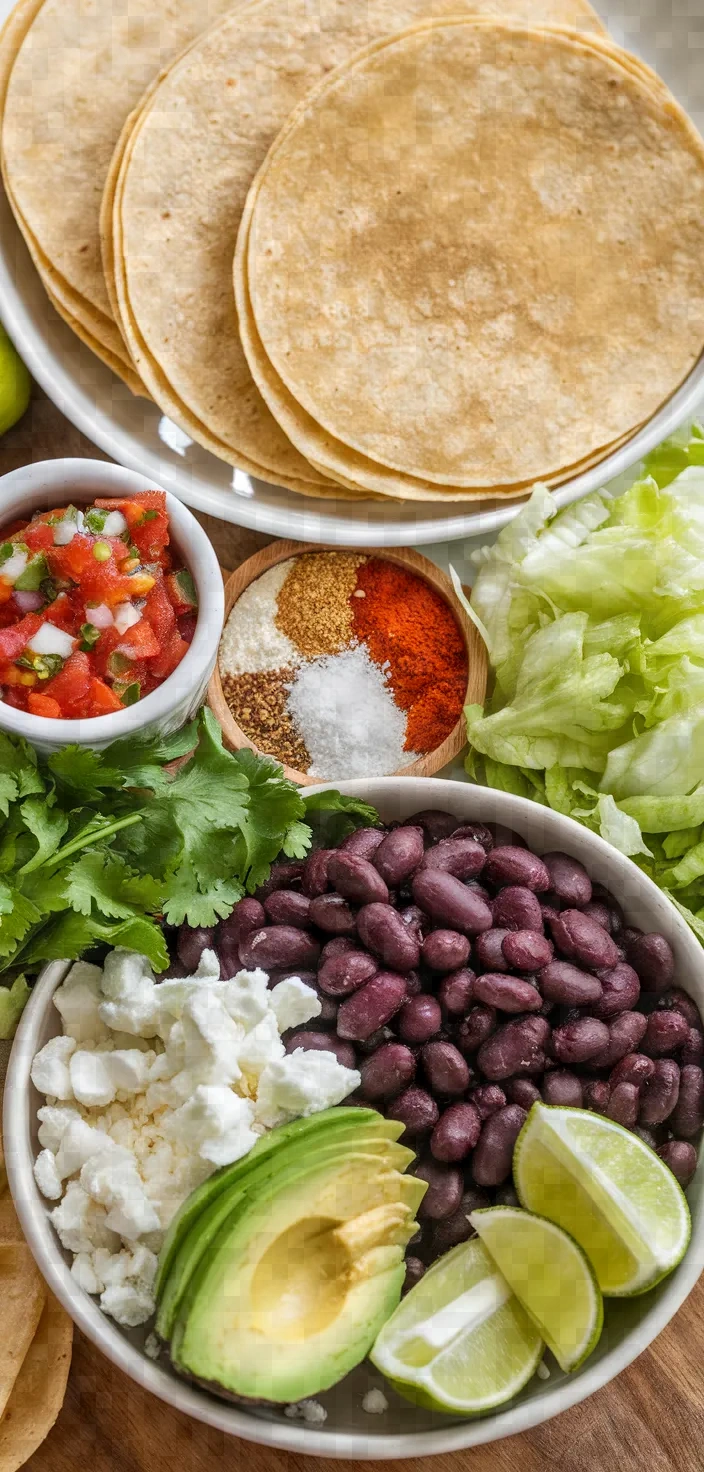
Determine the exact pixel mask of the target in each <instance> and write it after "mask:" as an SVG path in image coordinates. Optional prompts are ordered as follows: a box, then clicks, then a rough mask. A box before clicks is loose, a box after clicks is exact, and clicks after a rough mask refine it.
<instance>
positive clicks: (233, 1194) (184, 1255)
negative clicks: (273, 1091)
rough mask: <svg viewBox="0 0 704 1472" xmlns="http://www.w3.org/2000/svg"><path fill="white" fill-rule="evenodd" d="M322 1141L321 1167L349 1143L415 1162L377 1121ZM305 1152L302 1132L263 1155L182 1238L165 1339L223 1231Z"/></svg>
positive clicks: (165, 1294)
mask: <svg viewBox="0 0 704 1472" xmlns="http://www.w3.org/2000/svg"><path fill="white" fill-rule="evenodd" d="M349 1112H352V1111H349ZM366 1112H367V1111H364V1113H366ZM354 1113H355V1114H361V1113H362V1111H361V1110H355V1111H354ZM376 1119H377V1120H378V1121H379V1125H385V1124H386V1120H384V1119H382V1116H381V1115H376ZM316 1133H317V1132H315V1131H308V1132H305V1133H304V1135H303V1137H302V1138H303V1141H304V1143H305V1146H306V1148H312V1147H313V1142H314V1138H315V1134H316ZM311 1137H312V1138H311ZM322 1138H323V1139H324V1140H325V1146H324V1149H321V1150H319V1151H318V1153H317V1154H316V1155H315V1165H316V1169H317V1167H318V1165H319V1164H320V1163H321V1162H322V1161H323V1160H326V1159H330V1160H331V1162H334V1161H335V1160H336V1159H339V1156H340V1152H341V1151H343V1150H344V1149H345V1145H346V1144H353V1145H354V1148H355V1150H359V1151H361V1152H363V1153H365V1154H370V1155H372V1154H375V1153H379V1154H383V1155H384V1158H385V1160H386V1161H388V1163H389V1164H394V1165H396V1166H397V1167H398V1169H399V1170H405V1168H406V1166H407V1165H410V1163H411V1161H412V1159H413V1158H414V1157H413V1153H412V1151H410V1150H406V1148H405V1146H403V1145H398V1144H396V1143H394V1142H393V1141H390V1140H388V1138H386V1135H385V1132H384V1131H382V1130H381V1129H380V1128H379V1127H378V1126H377V1125H376V1123H375V1120H374V1117H372V1120H371V1121H369V1123H368V1124H367V1123H365V1122H364V1121H362V1124H361V1126H357V1121H356V1120H352V1121H349V1122H348V1121H347V1120H343V1121H342V1122H341V1124H340V1125H339V1126H337V1124H336V1127H335V1128H334V1130H327V1131H325V1133H324V1135H323V1136H322ZM300 1150H301V1135H300V1133H299V1135H298V1137H297V1140H296V1139H294V1141H293V1142H289V1143H288V1144H282V1146H281V1147H280V1148H279V1150H278V1151H276V1152H274V1153H272V1152H269V1153H268V1154H262V1155H261V1156H260V1158H259V1163H257V1162H255V1163H254V1164H253V1165H252V1167H251V1169H250V1170H249V1171H242V1172H240V1173H239V1174H238V1175H234V1179H233V1180H232V1181H231V1183H230V1184H227V1183H226V1184H225V1186H224V1189H221V1190H220V1191H219V1192H218V1194H217V1195H216V1196H215V1197H214V1198H213V1199H212V1200H211V1201H210V1202H209V1204H208V1205H206V1207H205V1209H204V1210H203V1211H202V1212H201V1214H200V1215H199V1216H198V1218H197V1219H196V1221H195V1222H194V1223H193V1225H192V1226H191V1228H190V1230H189V1231H187V1232H186V1234H185V1235H184V1236H183V1237H182V1238H181V1239H180V1246H179V1247H178V1248H177V1250H176V1254H175V1256H173V1257H172V1259H171V1266H170V1268H169V1271H168V1275H167V1276H166V1277H165V1278H164V1280H163V1281H162V1283H161V1286H160V1294H159V1301H158V1313H157V1320H156V1326H155V1327H156V1332H157V1334H158V1335H159V1337H160V1338H161V1339H165V1340H168V1339H170V1338H171V1335H172V1333H173V1330H174V1325H175V1323H176V1318H177V1315H178V1312H179V1308H180V1305H181V1303H182V1301H183V1297H184V1294H185V1292H186V1290H187V1288H188V1285H189V1283H190V1282H191V1279H192V1277H193V1274H194V1273H195V1271H196V1269H197V1268H198V1265H199V1263H200V1262H201V1260H202V1259H203V1258H204V1257H205V1255H206V1254H207V1253H208V1251H209V1249H210V1247H211V1245H212V1243H213V1242H214V1241H215V1239H216V1237H217V1235H218V1233H219V1232H220V1229H221V1228H222V1227H223V1226H224V1224H225V1223H226V1222H227V1221H229V1219H230V1217H231V1216H232V1215H233V1214H234V1213H235V1212H236V1211H237V1210H238V1209H239V1208H240V1206H241V1205H242V1204H243V1203H245V1202H246V1200H247V1198H251V1197H253V1196H255V1195H256V1194H257V1193H261V1192H263V1191H265V1190H266V1189H267V1188H268V1187H269V1185H270V1183H271V1182H272V1180H273V1179H275V1178H276V1179H277V1180H280V1179H281V1176H282V1173H283V1172H284V1171H285V1170H286V1169H287V1168H288V1166H289V1163H290V1166H291V1167H293V1166H294V1165H295V1164H298V1165H299V1167H300V1164H301V1157H300ZM252 1154H253V1152H252V1151H250V1154H249V1156H248V1157H245V1159H249V1160H251V1156H252ZM237 1163H238V1164H239V1163H240V1162H237ZM242 1163H243V1162H242ZM228 1169H229V1167H228ZM206 1184H207V1182H206Z"/></svg>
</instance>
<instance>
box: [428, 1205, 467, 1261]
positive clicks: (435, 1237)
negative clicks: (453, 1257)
mask: <svg viewBox="0 0 704 1472" xmlns="http://www.w3.org/2000/svg"><path fill="white" fill-rule="evenodd" d="M475 1236H476V1232H475V1230H474V1227H473V1226H472V1225H471V1224H470V1221H469V1217H468V1216H467V1215H466V1213H465V1212H464V1211H463V1210H462V1207H460V1208H459V1211H453V1213H452V1216H446V1217H443V1218H442V1220H441V1221H439V1222H434V1224H433V1230H432V1232H431V1234H430V1242H429V1247H430V1253H431V1257H432V1258H433V1260H434V1259H435V1258H436V1257H442V1256H443V1254H444V1253H445V1252H449V1251H450V1250H451V1248H453V1247H459V1245H460V1242H468V1241H469V1239H470V1237H475Z"/></svg>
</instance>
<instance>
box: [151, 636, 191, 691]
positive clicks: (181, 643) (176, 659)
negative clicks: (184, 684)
mask: <svg viewBox="0 0 704 1472" xmlns="http://www.w3.org/2000/svg"><path fill="white" fill-rule="evenodd" d="M187 652H188V645H187V643H186V641H185V639H182V638H181V635H180V634H179V632H178V629H174V630H173V633H171V634H170V635H169V637H168V639H167V641H166V643H165V644H164V647H163V649H162V650H161V652H160V653H159V654H158V655H157V657H156V659H154V660H152V662H151V665H150V669H151V672H152V674H153V675H154V676H155V677H156V679H158V680H166V679H168V676H169V675H171V674H173V672H174V670H175V669H176V666H177V664H180V662H181V660H182V659H183V656H184V654H186V653H187Z"/></svg>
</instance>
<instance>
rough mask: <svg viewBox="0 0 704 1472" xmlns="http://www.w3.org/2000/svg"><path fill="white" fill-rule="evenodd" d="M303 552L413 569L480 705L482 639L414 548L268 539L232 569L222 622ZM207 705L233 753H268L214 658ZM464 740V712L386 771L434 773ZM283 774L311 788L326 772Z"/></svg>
mask: <svg viewBox="0 0 704 1472" xmlns="http://www.w3.org/2000/svg"><path fill="white" fill-rule="evenodd" d="M304 552H355V553H359V554H360V555H361V556H364V557H374V558H377V559H379V560H380V561H382V562H391V563H393V564H394V565H395V566H396V567H403V568H406V570H407V571H409V572H412V573H415V575H416V576H417V577H419V578H422V579H423V581H424V582H426V583H428V584H429V585H430V587H431V588H434V590H435V592H436V593H439V594H440V596H441V598H444V600H445V602H446V603H447V604H448V606H449V608H450V610H451V612H452V614H453V617H454V619H455V621H456V623H457V626H458V628H459V630H460V633H461V634H462V638H463V639H464V643H465V647H466V650H467V664H468V679H467V691H466V694H465V699H464V704H465V705H474V704H477V705H483V704H484V697H485V695H486V684H487V676H488V665H487V657H486V649H485V647H484V643H483V640H482V639H481V637H480V635H479V632H478V630H477V629H476V628H475V626H474V624H473V623H472V620H471V619H470V618H468V617H467V614H466V613H465V611H464V609H463V607H462V604H461V603H460V601H459V599H458V597H457V595H456V593H455V591H454V588H453V587H452V584H451V582H450V579H449V578H448V577H446V575H445V573H444V572H442V571H441V570H440V568H439V567H436V566H435V563H434V562H431V561H430V560H429V558H427V557H421V555H420V553H419V552H413V551H412V550H411V549H410V548H408V547H392V548H389V549H387V548H386V547H384V548H379V549H377V548H376V547H334V546H330V545H328V544H324V545H321V544H320V543H318V542H287V541H282V542H272V543H271V545H270V546H268V547H264V548H263V549H262V551H261V552H256V553H255V554H254V556H253V557H249V558H248V559H247V561H246V562H243V563H242V565H241V567H238V568H237V570H236V572H233V573H231V574H230V576H229V577H228V578H227V581H226V583H225V622H226V623H227V620H228V618H229V616H230V612H231V610H232V608H233V607H234V605H235V603H236V602H237V599H238V598H239V596H240V594H241V593H243V592H244V590H245V588H248V587H249V585H250V583H253V582H255V581H256V579H257V578H260V577H261V576H262V573H265V572H268V571H269V568H270V567H276V565H277V563H279V562H286V561H287V559H288V558H289V557H297V556H300V554H301V553H304ZM208 704H209V706H210V709H211V710H212V712H213V714H214V715H215V716H216V717H217V719H218V721H219V722H220V725H221V726H222V733H223V740H224V742H225V745H226V746H228V747H229V748H230V750H231V751H239V750H240V749H241V748H242V747H243V746H248V747H249V748H250V751H256V752H257V753H258V754H259V755H260V756H261V755H265V756H269V755H271V753H270V752H262V751H261V749H260V748H259V747H258V746H255V744H254V742H253V741H250V739H249V737H248V736H246V735H245V733H244V731H243V730H242V728H241V727H240V726H238V724H237V721H236V720H235V717H234V716H233V714H232V711H231V710H230V707H229V705H228V703H227V701H226V699H225V695H224V693H223V688H222V682H221V680H220V669H219V664H218V663H217V662H216V665H215V669H214V670H213V673H212V676H211V679H210V684H209V686H208ZM466 739H467V737H466V731H465V722H464V716H463V715H460V718H459V720H458V721H457V722H456V724H455V725H454V726H453V728H452V730H451V732H450V734H449V736H446V738H445V740H444V741H443V742H442V743H441V744H440V746H437V747H436V748H435V750H434V751H428V752H426V753H425V755H424V756H421V757H419V758H418V760H417V761H415V762H410V763H409V765H408V766H406V767H400V768H399V770H398V771H397V772H389V773H388V774H387V775H388V776H390V777H432V776H433V774H434V773H435V772H439V771H440V770H441V768H442V767H445V766H447V763H448V762H451V761H452V760H453V758H454V757H456V756H458V755H459V753H460V751H461V750H462V747H463V746H464V745H465V742H466ZM284 772H285V774H286V776H287V777H289V778H290V780H291V781H292V782H297V783H298V785H299V786H301V787H312V786H314V785H315V784H317V783H320V782H325V781H327V780H328V778H326V777H325V776H324V775H320V776H310V777H309V776H308V775H307V773H305V772H297V771H296V770H295V769H294V768H293V767H284Z"/></svg>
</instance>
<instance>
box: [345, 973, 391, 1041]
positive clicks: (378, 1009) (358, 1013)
mask: <svg viewBox="0 0 704 1472" xmlns="http://www.w3.org/2000/svg"><path fill="white" fill-rule="evenodd" d="M405 999H406V982H405V980H404V978H403V977H402V976H398V975H397V974H396V973H394V972H392V971H378V972H377V974H376V976H373V977H372V979H371V981H367V982H365V984H364V986H362V987H360V988H359V991H356V992H353V993H352V995H351V996H350V997H346V999H345V1001H344V1002H343V1003H342V1004H341V1006H340V1009H339V1011H338V1014H337V1031H338V1034H339V1036H340V1037H341V1038H349V1039H350V1040H351V1041H352V1042H356V1041H357V1040H361V1041H362V1042H364V1040H365V1038H368V1037H371V1035H372V1033H373V1032H376V1030H377V1028H379V1027H383V1026H384V1025H385V1023H387V1022H389V1021H390V1019H391V1018H392V1017H393V1016H394V1015H395V1013H396V1012H398V1010H399V1007H401V1006H402V1005H403V1003H404V1001H405Z"/></svg>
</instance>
